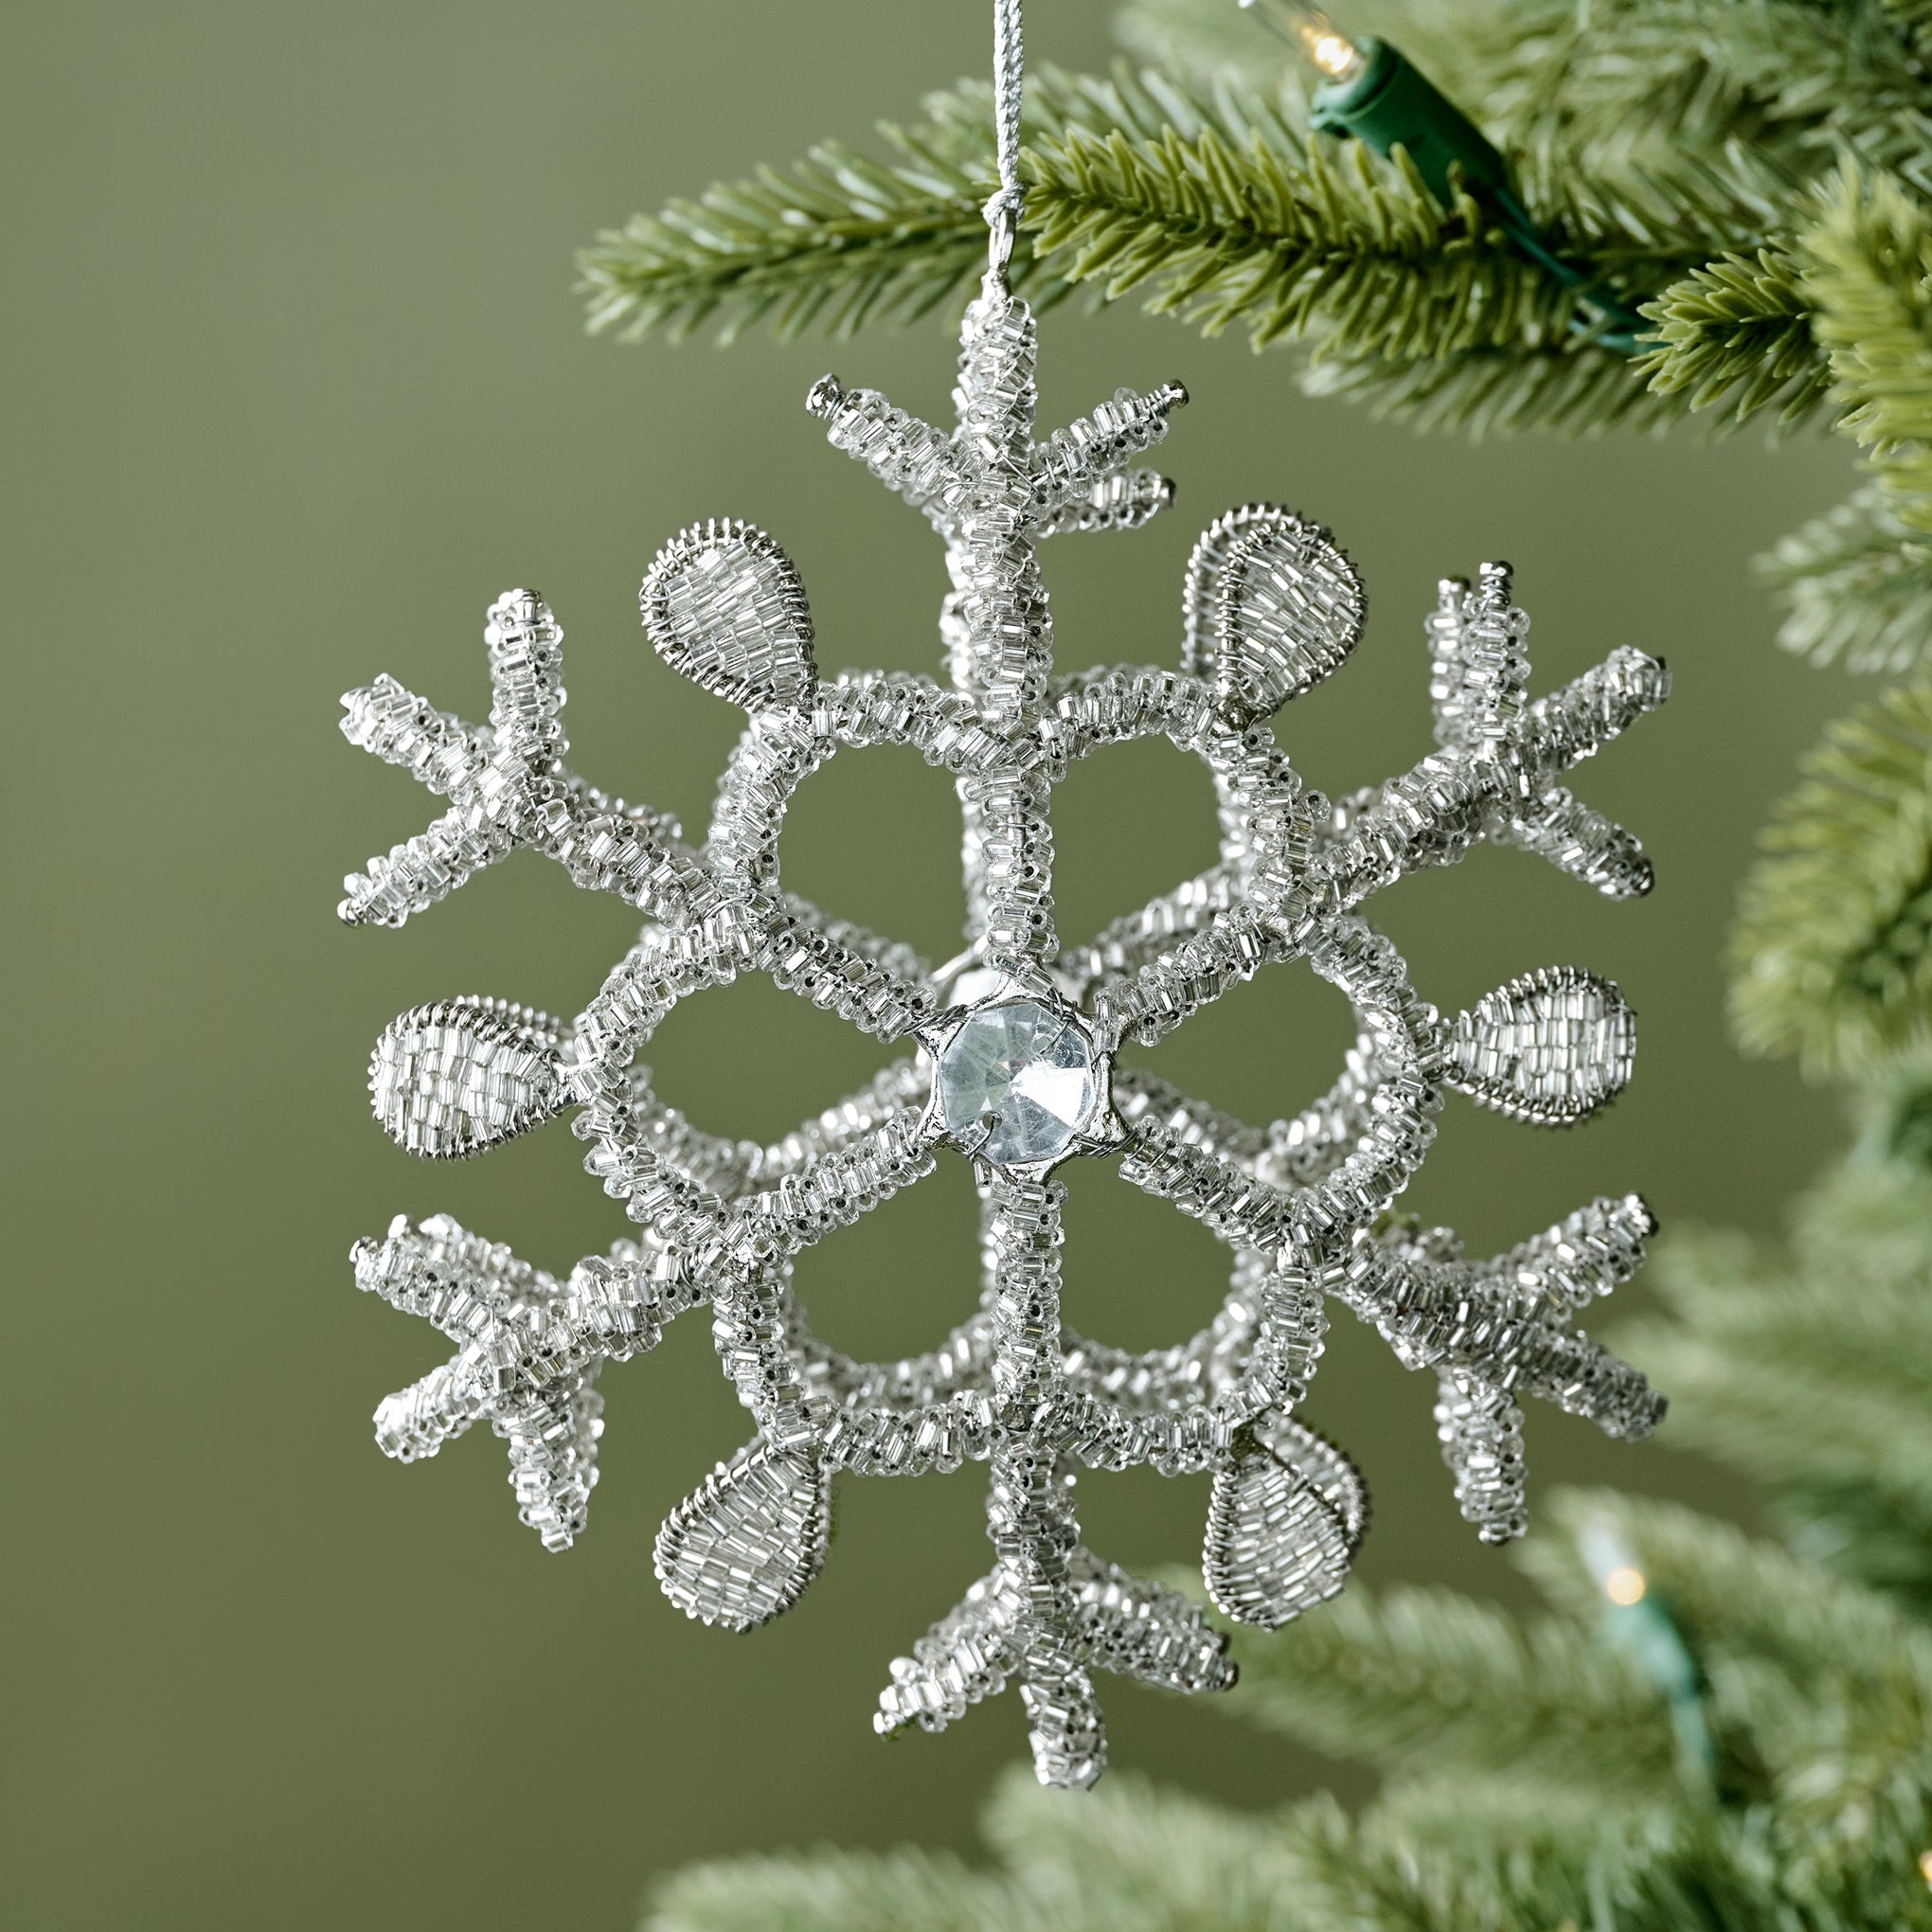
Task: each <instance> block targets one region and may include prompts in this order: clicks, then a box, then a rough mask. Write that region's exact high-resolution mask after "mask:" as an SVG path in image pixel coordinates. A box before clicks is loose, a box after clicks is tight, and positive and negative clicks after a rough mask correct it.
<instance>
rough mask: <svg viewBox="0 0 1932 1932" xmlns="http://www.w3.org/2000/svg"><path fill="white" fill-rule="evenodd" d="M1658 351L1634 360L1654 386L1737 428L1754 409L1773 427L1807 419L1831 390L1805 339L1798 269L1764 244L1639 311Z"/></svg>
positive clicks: (1720, 262) (1709, 266)
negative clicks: (1651, 325) (1768, 415)
mask: <svg viewBox="0 0 1932 1932" xmlns="http://www.w3.org/2000/svg"><path fill="white" fill-rule="evenodd" d="M1644 313H1645V314H1646V315H1648V316H1649V317H1650V318H1651V320H1652V321H1654V322H1655V324H1656V325H1657V334H1658V337H1659V341H1658V345H1657V347H1656V348H1655V349H1651V350H1650V351H1649V352H1648V353H1647V354H1645V355H1644V356H1642V357H1641V358H1639V360H1638V361H1637V373H1638V374H1640V375H1643V376H1646V377H1648V378H1649V380H1650V387H1651V389H1652V392H1653V393H1654V394H1656V395H1660V396H1682V397H1683V399H1684V404H1685V407H1686V408H1688V409H1690V410H1691V411H1692V412H1693V413H1695V412H1698V411H1703V410H1708V409H1715V408H1721V409H1722V411H1723V415H1722V416H1720V417H1719V418H1718V419H1717V421H1718V422H1719V423H1720V424H1722V425H1723V426H1726V427H1729V426H1735V425H1738V424H1742V423H1744V422H1746V421H1748V420H1750V419H1751V418H1752V417H1753V416H1756V415H1757V414H1759V413H1760V412H1761V411H1763V410H1769V411H1771V412H1772V419H1773V420H1774V422H1775V423H1777V424H1778V425H1779V426H1780V427H1789V426H1790V425H1792V424H1794V423H1796V422H1798V421H1799V420H1802V419H1803V418H1805V417H1806V416H1808V415H1810V414H1811V413H1812V411H1813V410H1815V409H1816V407H1817V406H1818V405H1819V403H1822V402H1823V401H1824V399H1825V396H1826V393H1827V391H1828V390H1829V388H1830V386H1831V375H1830V371H1829V369H1828V368H1827V367H1826V365H1825V362H1824V358H1823V356H1822V355H1821V354H1820V353H1819V351H1818V349H1817V346H1816V343H1815V342H1814V341H1813V340H1812V329H1811V303H1810V300H1809V298H1808V297H1807V295H1806V294H1805V291H1804V286H1803V281H1802V277H1801V271H1800V270H1799V268H1798V264H1797V263H1796V262H1795V261H1793V260H1792V259H1790V258H1789V257H1788V256H1784V255H1780V254H1779V253H1777V252H1776V251H1774V250H1772V249H1769V248H1760V249H1759V250H1758V251H1757V252H1756V254H1755V255H1750V256H1744V255H1722V256H1719V257H1718V258H1717V259H1716V260H1714V261H1711V262H1708V263H1706V264H1705V266H1704V267H1702V268H1698V269H1694V270H1693V271H1692V272H1691V273H1690V275H1689V276H1687V277H1685V278H1684V279H1683V280H1682V281H1679V282H1674V283H1673V284H1672V285H1671V287H1669V288H1668V289H1666V290H1665V291H1664V292H1663V294H1662V295H1659V296H1658V297H1657V298H1656V299H1655V301H1654V302H1652V303H1650V304H1649V305H1648V306H1647V307H1646V308H1645V311H1644Z"/></svg>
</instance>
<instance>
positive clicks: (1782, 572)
mask: <svg viewBox="0 0 1932 1932" xmlns="http://www.w3.org/2000/svg"><path fill="white" fill-rule="evenodd" d="M1758 573H1759V575H1760V577H1761V578H1762V579H1763V581H1765V582H1767V583H1768V584H1770V585H1771V587H1772V588H1773V589H1774V590H1775V591H1776V592H1777V593H1778V595H1779V597H1780V599H1781V601H1782V602H1783V604H1784V606H1785V609H1786V613H1787V615H1786V617H1785V619H1784V622H1783V623H1782V624H1781V625H1780V628H1779V632H1778V641H1779V642H1780V644H1782V645H1783V646H1784V648H1785V649H1786V650H1787V651H1793V652H1796V653H1798V655H1799V656H1801V657H1806V658H1809V659H1810V660H1811V662H1812V663H1814V664H1817V665H1825V664H1843V665H1844V666H1845V668H1846V669H1847V670H1848V671H1909V670H1911V669H1913V668H1914V667H1915V666H1917V665H1920V664H1923V663H1924V662H1925V660H1926V658H1927V656H1928V655H1932V537H1928V536H1927V534H1926V532H1925V531H1924V529H1923V528H1913V526H1912V525H1910V524H1908V523H1907V522H1906V521H1905V518H1904V517H1902V516H1901V515H1900V514H1899V506H1898V504H1897V501H1896V499H1895V498H1894V497H1893V496H1891V495H1890V494H1889V493H1888V492H1886V491H1884V490H1882V489H1880V488H1878V487H1877V486H1875V485H1872V486H1868V487H1866V488H1865V489H1862V490H1859V491H1856V492H1853V494H1852V495H1851V498H1850V499H1849V500H1848V501H1847V502H1844V503H1841V504H1839V505H1837V506H1836V507H1835V508H1834V509H1832V510H1827V511H1826V512H1825V513H1824V515H1823V516H1818V517H1814V518H1813V519H1812V520H1811V522H1810V523H1808V524H1805V525H1804V526H1803V527H1802V528H1798V529H1796V530H1794V531H1793V532H1792V533H1791V534H1790V535H1789V536H1788V537H1783V538H1780V540H1779V542H1778V544H1777V546H1775V547H1774V548H1773V549H1772V550H1771V551H1770V553H1769V554H1768V555H1767V556H1764V557H1761V558H1760V559H1759V560H1758Z"/></svg>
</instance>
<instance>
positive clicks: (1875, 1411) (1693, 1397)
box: [1626, 1162, 1932, 1519]
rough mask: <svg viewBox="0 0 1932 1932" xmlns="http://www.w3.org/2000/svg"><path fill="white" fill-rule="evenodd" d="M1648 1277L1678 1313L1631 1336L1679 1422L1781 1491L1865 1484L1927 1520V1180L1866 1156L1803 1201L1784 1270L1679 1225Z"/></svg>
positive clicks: (1724, 1239) (1930, 1496) (1930, 1318)
mask: <svg viewBox="0 0 1932 1932" xmlns="http://www.w3.org/2000/svg"><path fill="white" fill-rule="evenodd" d="M1887 1235H1888V1236H1889V1238H1887ZM1649 1279H1650V1280H1651V1282H1652V1284H1653V1286H1654V1288H1655V1290H1656V1292H1658V1293H1659V1294H1660V1295H1661V1296H1662V1297H1663V1299H1664V1302H1665V1306H1666V1311H1667V1315H1668V1319H1667V1320H1664V1321H1656V1322H1651V1323H1648V1324H1645V1325H1643V1326H1641V1327H1640V1328H1638V1329H1637V1331H1636V1332H1634V1333H1630V1334H1628V1336H1627V1338H1626V1339H1627V1341H1628V1345H1629V1347H1630V1348H1631V1349H1632V1350H1633V1351H1635V1352H1636V1354H1637V1359H1639V1360H1640V1361H1642V1362H1643V1363H1644V1364H1645V1367H1646V1368H1647V1369H1648V1370H1649V1372H1651V1373H1653V1374H1655V1376H1656V1378H1657V1379H1658V1381H1659V1382H1660V1383H1661V1384H1662V1385H1663V1386H1666V1387H1668V1388H1669V1389H1670V1390H1671V1392H1672V1407H1671V1423H1672V1428H1673V1433H1680V1434H1681V1435H1682V1437H1683V1440H1685V1441H1686V1442H1688V1443H1690V1444H1692V1445H1694V1446H1696V1447H1700V1448H1704V1449H1708V1450H1709V1451H1711V1452H1712V1453H1713V1454H1716V1455H1718V1456H1721V1457H1722V1458H1724V1459H1725V1460H1726V1462H1729V1463H1731V1464H1733V1465H1734V1466H1736V1467H1738V1468H1741V1469H1744V1470H1748V1471H1750V1472H1751V1473H1752V1474H1754V1475H1756V1476H1761V1477H1762V1478H1763V1479H1764V1480H1766V1481H1767V1482H1770V1483H1772V1484H1773V1485H1775V1486H1780V1487H1783V1486H1789V1485H1793V1484H1816V1485H1820V1486H1822V1487H1825V1488H1828V1489H1831V1490H1834V1491H1839V1492H1849V1491H1851V1490H1854V1489H1857V1488H1859V1487H1865V1488H1869V1489H1872V1490H1875V1491H1877V1492H1879V1493H1881V1494H1886V1495H1888V1496H1891V1497H1894V1498H1897V1499H1900V1501H1901V1502H1902V1503H1904V1504H1905V1506H1906V1507H1907V1508H1908V1509H1910V1510H1911V1511H1912V1512H1914V1513H1915V1514H1916V1515H1918V1516H1919V1517H1920V1518H1921V1519H1932V1370H1928V1368H1927V1367H1926V1365H1927V1363H1928V1362H1932V1178H1928V1177H1927V1176H1925V1175H1924V1174H1923V1172H1913V1171H1911V1170H1909V1169H1906V1168H1904V1167H1902V1166H1899V1165H1897V1164H1887V1165H1884V1166H1879V1165H1876V1164H1872V1163H1865V1162H1861V1163H1860V1164H1859V1165H1857V1166H1856V1167H1854V1168H1852V1169H1851V1170H1849V1171H1848V1172H1845V1173H1843V1174H1841V1175H1839V1176H1838V1177H1837V1178H1836V1179H1834V1181H1833V1182H1832V1183H1831V1184H1830V1185H1829V1186H1828V1188H1827V1189H1826V1190H1824V1191H1823V1193H1822V1194H1821V1195H1820V1197H1818V1198H1817V1199H1816V1200H1815V1201H1814V1202H1812V1203H1811V1204H1809V1205H1808V1206H1807V1207H1806V1208H1805V1209H1804V1211H1803V1213H1802V1215H1801V1217H1800V1218H1799V1219H1798V1223H1797V1225H1796V1227H1795V1229H1794V1235H1793V1243H1792V1253H1791V1256H1790V1261H1789V1265H1788V1266H1785V1265H1780V1263H1779V1261H1776V1260H1774V1259H1773V1258H1770V1257H1767V1256H1766V1255H1764V1254H1762V1252H1761V1251H1760V1250H1759V1249H1758V1248H1757V1247H1756V1246H1755V1245H1754V1244H1753V1243H1750V1242H1749V1241H1747V1240H1746V1239H1744V1237H1743V1236H1739V1235H1713V1234H1701V1235H1699V1234H1690V1235H1679V1236H1677V1237H1675V1238H1674V1239H1673V1240H1670V1241H1668V1242H1666V1243H1663V1245H1662V1246H1661V1248H1660V1249H1659V1251H1658V1253H1657V1256H1656V1258H1655V1262H1654V1264H1653V1267H1652V1271H1651V1274H1650V1276H1649Z"/></svg>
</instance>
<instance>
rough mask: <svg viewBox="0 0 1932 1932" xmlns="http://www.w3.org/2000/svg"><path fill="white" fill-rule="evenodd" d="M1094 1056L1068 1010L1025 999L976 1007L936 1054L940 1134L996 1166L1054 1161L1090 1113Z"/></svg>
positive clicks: (1094, 1089) (1095, 1089) (1096, 1085)
mask: <svg viewBox="0 0 1932 1932" xmlns="http://www.w3.org/2000/svg"><path fill="white" fill-rule="evenodd" d="M1097 1059H1098V1055H1097V1054H1096V1053H1095V1050H1094V1043H1093V1041H1092V1039H1091V1038H1090V1037H1089V1036H1088V1034H1087V1032H1086V1029H1084V1028H1083V1027H1082V1026H1081V1024H1080V1022H1079V1021H1078V1020H1077V1019H1075V1018H1074V1016H1073V1015H1072V1014H1071V1013H1065V1012H1060V1011H1055V1010H1054V1009H1053V1008H1051V1007H1048V1006H1043V1005H1041V1004H1039V1003H1038V1002H1037V1001H1034V1000H1029V999H1016V1000H1010V1001H1008V1002H1006V1003H1005V1004H1003V1005H1000V1006H992V1007H983V1008H981V1009H980V1010H979V1011H977V1012H975V1013H971V1014H969V1015H968V1016H967V1018H966V1020H965V1022H964V1024H963V1025H961V1027H960V1028H959V1030H958V1031H957V1033H955V1034H954V1036H953V1038H952V1040H951V1041H950V1042H949V1043H948V1044H947V1046H946V1047H945V1048H944V1050H943V1051H942V1052H941V1053H940V1055H939V1111H940V1114H941V1116H942V1118H943V1119H944V1121H945V1127H946V1132H947V1133H948V1134H949V1135H951V1136H953V1137H954V1138H955V1139H956V1140H957V1141H958V1142H959V1144H960V1145H961V1146H962V1147H964V1148H965V1149H966V1151H967V1152H968V1153H969V1154H976V1155H977V1156H978V1157H979V1158H980V1159H982V1160H990V1161H993V1162H994V1163H995V1164H996V1165H998V1166H1000V1167H1025V1166H1028V1165H1029V1164H1030V1163H1031V1162H1034V1161H1040V1160H1055V1159H1058V1158H1059V1156H1060V1155H1062V1154H1064V1153H1065V1152H1066V1150H1067V1149H1068V1148H1069V1147H1070V1146H1071V1145H1072V1144H1073V1138H1074V1136H1075V1135H1076V1134H1078V1133H1079V1132H1080V1129H1081V1126H1082V1122H1083V1121H1084V1120H1085V1119H1086V1118H1087V1116H1088V1114H1089V1113H1090V1112H1091V1111H1092V1108H1093V1104H1094V1100H1095V1096H1096V1094H1097V1092H1098V1090H1099V1082H1098V1080H1097V1077H1096V1069H1095V1063H1096V1060H1097Z"/></svg>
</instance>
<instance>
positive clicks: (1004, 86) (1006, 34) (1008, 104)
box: [986, 0, 1026, 279]
mask: <svg viewBox="0 0 1932 1932" xmlns="http://www.w3.org/2000/svg"><path fill="white" fill-rule="evenodd" d="M1025 75H1026V52H1025V49H1024V47H1023V45H1022V44H1021V38H1020V0H993V122H994V126H995V129H996V138H997V141H998V165H999V190H998V192H997V193H995V194H994V195H993V198H992V200H990V201H989V202H988V203H987V204H986V225H987V229H988V236H987V262H988V267H989V269H990V271H991V272H992V273H993V275H994V276H997V277H1001V278H1002V279H1003V278H1004V277H1005V275H1006V266H1007V263H1008V262H1010V261H1011V259H1012V256H1013V240H1014V238H1015V236H1016V235H1017V234H1018V233H1019V226H1020V205H1021V201H1022V196H1021V193H1020V98H1021V94H1022V91H1023V87H1022V83H1023V81H1024V80H1025Z"/></svg>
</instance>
